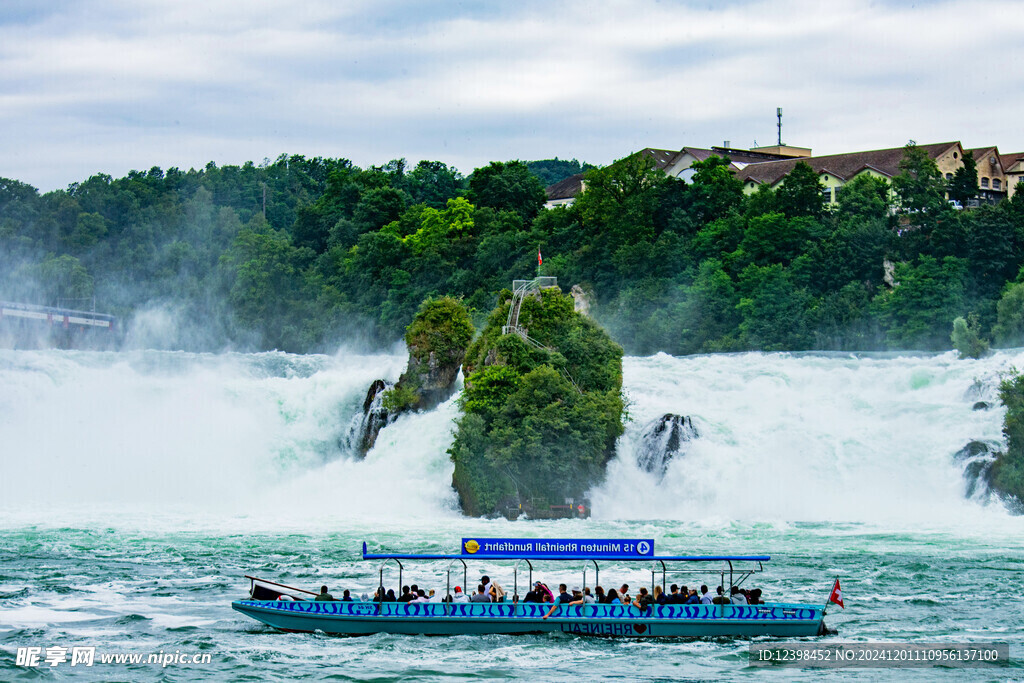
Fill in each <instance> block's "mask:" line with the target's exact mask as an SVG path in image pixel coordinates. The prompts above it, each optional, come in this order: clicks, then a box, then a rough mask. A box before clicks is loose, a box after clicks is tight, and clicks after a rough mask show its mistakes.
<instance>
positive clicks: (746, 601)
mask: <svg viewBox="0 0 1024 683" xmlns="http://www.w3.org/2000/svg"><path fill="white" fill-rule="evenodd" d="M508 597H509V596H508V594H507V593H506V592H505V590H504V589H503V588H502V587H501V585H500V584H499V583H498V582H497V581H492V580H491V579H490V577H488V576H483V577H481V578H480V583H479V584H477V587H476V590H475V591H473V592H472V594H467V592H466V591H463V590H462V587H461V586H456V587H455V590H454V592H453V593H451V594H449V595H446V596H444V597H442V598H440V600H439V601H440V602H505V601H506V599H507V598H508ZM315 599H316V600H330V601H333V600H335V598H334V596H333V595H331V594H330V593H328V592H327V586H321V588H320V594H319V595H317V596H316V598H315ZM511 600H512V601H513V602H518V601H519V596H518V595H514V596H512V597H511ZM437 601H438V599H437V594H436V593H435V592H434V590H433V589H430V590H424V589H423V588H420V587H419V586H417V585H416V584H412V585H409V586H402V594H401V595H395V590H394V589H393V588H389V589H387V590H385V589H384V587H383V586H381V587H380V588H378V589H377V592H376V593H375V594H374V596H373V597H372V598H371V597H370V596H369V594H367V593H363V594H362V597H361V598H353V597H352V595H351V593H350V592H349V591H348V590H347V589H346V590H345V592H344V593H343V594H342V597H341V602H413V603H418V602H437ZM522 601H523V602H532V603H547V604H550V605H551V606H552V608H551V611H549V612H548V614H547V616H550V615H551V613H552V612H554V608H555V607H557V606H558V605H589V604H595V603H596V604H604V605H633V606H634V607H636V608H638V609H647V608H648V607H650V606H652V605H729V604H732V605H763V604H764V601H763V600H762V599H761V589H760V588H754V589H752V590H747V589H745V588H740V587H738V586H731V587H730V589H729V595H726V594H725V590H724V589H723V587H722V586H719V587H718V588H716V589H715V593H714V594H712V593H711V591H709V590H708V587H707V586H706V585H702V586H701V587H700V591H698V590H697V589H696V588H687V587H686V586H678V585H676V584H674V583H673V584H672V585H671V586H670V587H669V592H667V593H666V592H665V591H664V590H662V588H661V586H655V587H654V592H653V593H650V592H648V590H647V589H646V588H643V587H642V588H640V590H639V591H638V592H637V594H636V595H635V596H631V595H630V594H629V584H626V583H624V584H622V586H620V587H619V589H618V590H616V589H614V588H609V589H608V591H607V592H606V591H605V589H604V588H602V587H601V586H597V587H596V588H594V591H593V592H591V590H590V587H589V586H584V587H583V588H582V589H580V588H579V587H573V589H572V591H569V587H568V586H567V585H566V584H564V583H562V584H559V585H558V594H557V595H556V594H555V593H554V592H553V591H552V590H551V589H550V588H548V587H547V585H546V584H544V583H543V582H541V581H537V582H535V583H534V584H533V586H532V587H531V589H530V591H529V592H528V593H527V594H526V595H525V596H524V597H523V598H522ZM547 616H545V617H544V618H545V619H546V618H547Z"/></svg>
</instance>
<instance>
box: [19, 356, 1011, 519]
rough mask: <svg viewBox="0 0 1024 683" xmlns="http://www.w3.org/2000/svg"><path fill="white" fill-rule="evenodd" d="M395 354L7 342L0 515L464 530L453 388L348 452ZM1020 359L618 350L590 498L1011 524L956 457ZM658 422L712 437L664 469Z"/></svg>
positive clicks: (679, 514)
mask: <svg viewBox="0 0 1024 683" xmlns="http://www.w3.org/2000/svg"><path fill="white" fill-rule="evenodd" d="M404 361H405V357H404V355H403V354H389V355H374V356H365V355H358V354H353V353H347V352H341V353H339V354H337V355H335V356H296V355H291V354H283V353H264V354H189V353H176V352H161V351H139V352H127V353H121V354H117V353H81V352H63V351H43V352H25V351H18V352H16V351H0V386H2V387H3V392H2V393H0V444H2V446H0V467H2V471H3V472H4V476H3V477H2V478H0V514H3V516H4V517H5V518H6V519H7V520H8V521H10V522H12V523H15V522H24V523H41V524H50V525H59V524H62V523H67V522H68V521H71V522H82V521H84V520H89V522H90V523H91V524H94V525H95V524H100V525H102V524H115V525H124V524H136V525H139V526H161V525H162V524H164V523H166V527H167V528H182V526H181V525H182V524H187V525H189V526H192V525H197V524H198V525H199V526H204V525H212V526H221V525H223V524H226V525H227V526H232V527H235V526H237V524H238V520H239V519H247V520H249V523H250V524H253V523H258V524H259V525H260V528H276V529H282V530H284V529H291V528H297V529H309V528H310V525H313V526H316V527H317V528H329V527H330V526H331V525H332V524H334V523H335V522H337V521H338V520H351V519H363V520H367V521H373V520H381V521H388V522H389V523H395V522H403V523H405V524H407V523H409V522H410V521H413V522H414V523H421V522H422V523H426V524H428V525H429V524H431V523H436V522H441V521H442V520H447V521H454V520H455V519H456V518H457V504H456V499H455V495H454V493H453V491H452V490H451V487H450V482H451V474H452V466H451V463H450V461H449V459H448V456H447V454H446V450H447V448H448V446H449V445H450V443H451V440H452V430H453V429H454V421H455V418H456V417H457V414H458V413H457V405H456V399H454V398H453V399H452V400H449V401H448V402H446V403H445V404H444V405H442V406H441V407H439V408H438V409H437V410H434V411H431V412H428V413H422V414H412V415H405V416H402V417H401V418H399V419H398V420H397V421H396V422H394V423H392V424H390V425H388V426H387V427H385V428H384V429H383V430H382V432H381V434H380V436H379V438H378V440H377V443H376V445H375V447H374V449H373V450H372V451H371V452H370V453H369V454H368V456H367V457H366V458H365V460H361V459H358V458H356V457H354V456H353V455H352V454H351V453H350V452H348V451H347V449H346V447H345V443H344V442H345V435H346V430H347V429H348V425H349V424H350V421H351V419H352V416H353V414H354V413H355V412H356V411H358V410H359V409H360V408H361V404H362V401H363V398H364V397H365V392H366V389H367V387H368V386H369V385H370V383H371V382H372V381H373V380H374V379H377V378H379V377H380V378H385V379H389V380H394V379H396V378H397V376H398V374H399V373H400V372H401V369H402V366H403V365H404ZM1014 365H1016V366H1019V367H1024V352H1021V351H1019V350H1014V351H1003V352H998V353H996V354H994V355H993V356H991V357H989V358H987V359H985V360H982V361H961V360H958V359H956V358H955V356H954V354H952V353H949V354H942V355H928V356H921V355H900V356H896V355H893V356H882V355H868V356H858V357H854V356H850V355H821V354H809V355H791V354H735V355H715V356H695V357H687V358H673V357H670V356H666V355H663V354H659V355H656V356H652V357H648V358H627V359H626V361H625V367H624V371H625V388H626V392H627V394H628V397H629V401H630V408H629V410H630V414H631V416H632V421H631V422H630V423H629V424H628V425H627V429H626V433H625V434H624V436H623V437H622V438H621V439H620V442H619V445H618V453H617V456H616V457H615V459H614V460H613V461H612V462H611V464H610V466H609V469H608V477H607V480H606V481H605V482H604V483H602V484H601V485H599V486H598V487H596V489H595V490H594V491H593V495H592V498H593V503H594V510H595V514H596V515H597V516H598V517H599V518H600V519H602V520H604V521H606V522H612V521H614V520H644V519H647V520H668V519H678V520H687V521H689V522H691V523H697V524H707V525H709V527H712V528H719V527H721V526H722V525H723V524H727V523H729V522H730V521H731V520H741V521H743V522H744V523H748V524H749V523H758V522H768V523H772V524H778V523H785V522H788V521H821V520H832V521H844V522H858V523H859V522H869V523H872V524H881V525H882V527H883V528H886V527H888V528H903V527H904V526H905V525H914V526H915V527H918V528H921V529H922V530H924V529H926V528H928V527H929V526H932V527H935V528H936V529H939V530H942V529H950V528H957V527H964V528H967V529H972V528H973V529H978V528H984V529H986V530H987V531H986V532H992V531H994V530H999V529H1016V530H1019V524H1017V522H1019V521H1020V520H1011V519H1010V518H1009V517H1008V516H1007V515H1006V513H1005V511H1004V510H1003V509H1002V507H1001V506H1000V505H998V504H990V505H987V506H986V505H983V504H982V503H980V502H978V501H975V500H968V499H966V498H965V495H964V480H963V477H962V467H963V466H962V464H957V463H955V462H954V460H953V458H952V455H953V453H955V452H956V451H957V450H958V449H960V448H961V447H962V446H963V445H964V444H965V443H966V442H967V441H970V440H972V439H982V440H992V441H999V440H1000V439H1001V425H1002V412H1001V410H1000V409H998V408H995V409H992V410H985V411H973V410H972V409H971V408H972V405H973V403H974V402H975V401H976V400H979V399H986V400H993V399H994V398H995V391H996V387H997V384H998V378H999V373H1001V372H1003V371H1005V370H1007V369H1008V368H1010V367H1011V366H1014ZM664 413H678V414H683V415H689V416H692V418H693V421H694V424H695V425H696V426H697V427H698V431H699V433H700V437H699V438H697V439H695V440H694V441H693V442H692V443H691V444H689V446H688V448H687V450H686V452H685V453H684V454H681V455H680V456H678V457H676V458H675V459H673V460H672V461H671V462H670V463H669V465H668V468H667V470H666V472H665V476H664V478H663V479H661V480H659V479H658V477H657V474H650V473H647V472H645V471H643V470H642V469H641V468H640V467H638V466H637V458H636V455H637V453H636V451H637V447H638V445H639V443H640V435H641V432H642V430H643V428H644V427H645V425H647V424H648V423H649V421H650V420H652V419H655V418H657V417H659V416H660V415H662V414H664ZM160 520H163V522H161V521H160ZM463 523H464V522H463ZM832 533H834V530H833V532H832Z"/></svg>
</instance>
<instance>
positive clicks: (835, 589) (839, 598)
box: [828, 579, 846, 609]
mask: <svg viewBox="0 0 1024 683" xmlns="http://www.w3.org/2000/svg"><path fill="white" fill-rule="evenodd" d="M828 601H829V602H834V603H836V604H837V605H839V606H840V607H842V608H843V609H846V606H845V605H843V591H842V589H841V588H839V579H836V583H835V585H834V586H832V592H831V593H829V596H828Z"/></svg>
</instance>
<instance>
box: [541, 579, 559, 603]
mask: <svg viewBox="0 0 1024 683" xmlns="http://www.w3.org/2000/svg"><path fill="white" fill-rule="evenodd" d="M537 583H538V584H540V585H539V586H538V590H539V591H540V601H541V602H554V601H555V594H554V593H552V592H551V589H550V588H548V585H547V584H546V583H541V582H540V581H538V582H537Z"/></svg>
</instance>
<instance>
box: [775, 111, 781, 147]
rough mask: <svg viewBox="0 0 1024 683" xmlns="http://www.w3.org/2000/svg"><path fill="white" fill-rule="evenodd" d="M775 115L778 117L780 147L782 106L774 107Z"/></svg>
mask: <svg viewBox="0 0 1024 683" xmlns="http://www.w3.org/2000/svg"><path fill="white" fill-rule="evenodd" d="M775 116H777V117H778V119H779V147H782V107H776V108H775Z"/></svg>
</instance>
